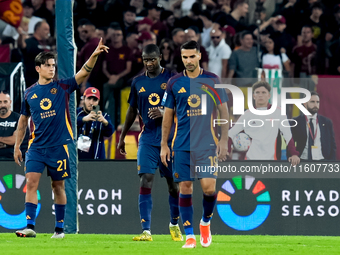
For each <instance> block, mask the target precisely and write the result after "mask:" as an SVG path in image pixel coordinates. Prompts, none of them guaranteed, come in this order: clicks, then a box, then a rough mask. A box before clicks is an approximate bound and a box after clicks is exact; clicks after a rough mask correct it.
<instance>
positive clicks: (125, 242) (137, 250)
mask: <svg viewBox="0 0 340 255" xmlns="http://www.w3.org/2000/svg"><path fill="white" fill-rule="evenodd" d="M51 236H52V234H37V237H36V238H18V237H16V236H15V234H14V233H11V234H7V233H6V234H0V254H4V255H9V254H34V255H40V254H42V255H49V254H61V255H73V254H76V255H80V254H95V255H96V254H100V255H102V254H145V255H150V254H174V255H178V254H195V255H196V254H206V255H207V254H226V255H233V254H238V255H242V254H247V255H248V254H260V255H266V254H268V255H269V254H270V255H276V254H285V255H286V254H299V255H300V254H308V255H310V254H340V237H328V236H327V237H326V236H222V235H214V236H213V243H212V245H211V246H210V247H209V248H202V247H201V245H200V244H199V236H196V239H197V240H198V244H197V247H196V248H195V249H182V248H181V246H182V245H183V244H184V242H173V241H171V240H170V235H153V240H154V241H153V242H134V241H132V237H133V236H132V235H98V234H97V235H94V234H92V235H90V234H78V235H72V234H69V235H66V237H65V238H64V239H51Z"/></svg>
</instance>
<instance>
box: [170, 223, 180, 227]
mask: <svg viewBox="0 0 340 255" xmlns="http://www.w3.org/2000/svg"><path fill="white" fill-rule="evenodd" d="M174 226H178V223H177V224H176V225H173V224H172V223H171V222H170V224H169V227H174Z"/></svg>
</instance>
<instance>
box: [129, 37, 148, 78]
mask: <svg viewBox="0 0 340 255" xmlns="http://www.w3.org/2000/svg"><path fill="white" fill-rule="evenodd" d="M137 40H138V34H135V33H131V34H128V35H127V36H126V45H127V46H128V47H129V48H130V50H131V57H132V66H131V72H130V74H129V75H128V77H129V78H133V77H134V76H136V75H137V74H139V73H140V72H141V71H142V69H143V68H144V65H143V61H142V52H141V50H140V49H139V48H138V41H137Z"/></svg>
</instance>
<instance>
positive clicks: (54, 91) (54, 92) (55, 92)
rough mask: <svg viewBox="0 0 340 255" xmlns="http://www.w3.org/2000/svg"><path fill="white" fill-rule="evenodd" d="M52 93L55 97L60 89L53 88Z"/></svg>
mask: <svg viewBox="0 0 340 255" xmlns="http://www.w3.org/2000/svg"><path fill="white" fill-rule="evenodd" d="M50 92H51V94H52V95H55V94H57V92H58V89H56V88H52V89H51V90H50Z"/></svg>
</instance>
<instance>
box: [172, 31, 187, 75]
mask: <svg viewBox="0 0 340 255" xmlns="http://www.w3.org/2000/svg"><path fill="white" fill-rule="evenodd" d="M172 42H173V43H174V68H175V69H176V70H178V69H177V63H175V59H182V57H181V50H180V47H181V45H182V44H183V43H184V42H185V33H184V30H183V29H182V28H175V29H174V30H173V31H172ZM177 62H179V60H177ZM182 64H183V63H182ZM181 71H183V69H182V70H181Z"/></svg>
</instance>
